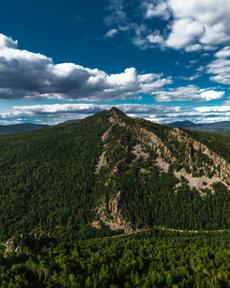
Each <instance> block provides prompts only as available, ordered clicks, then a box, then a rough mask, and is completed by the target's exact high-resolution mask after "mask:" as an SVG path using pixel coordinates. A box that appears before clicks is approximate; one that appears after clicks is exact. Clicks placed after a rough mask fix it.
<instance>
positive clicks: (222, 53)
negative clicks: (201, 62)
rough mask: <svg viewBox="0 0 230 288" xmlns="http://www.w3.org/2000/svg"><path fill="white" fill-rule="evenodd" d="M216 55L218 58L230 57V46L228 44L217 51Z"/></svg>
mask: <svg viewBox="0 0 230 288" xmlns="http://www.w3.org/2000/svg"><path fill="white" fill-rule="evenodd" d="M215 56H216V57H217V58H228V57H230V46H226V47H224V48H223V49H221V50H219V51H218V52H216V54H215Z"/></svg>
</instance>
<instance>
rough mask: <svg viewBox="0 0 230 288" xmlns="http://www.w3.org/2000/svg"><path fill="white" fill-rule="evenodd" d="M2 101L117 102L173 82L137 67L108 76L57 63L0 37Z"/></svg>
mask: <svg viewBox="0 0 230 288" xmlns="http://www.w3.org/2000/svg"><path fill="white" fill-rule="evenodd" d="M0 72H1V73H0V98H2V99H20V98H28V99H43V98H48V99H81V100H94V101H97V100H115V99H128V98H136V97H138V96H139V95H142V94H151V93H152V92H153V91H154V90H156V89H159V88H162V87H163V86H164V85H167V84H170V83H171V82H172V80H171V78H170V77H163V75H161V74H154V73H149V74H138V72H137V71H136V69H135V68H133V67H131V68H127V69H125V70H124V71H123V72H121V73H117V74H108V73H106V72H104V71H102V70H99V69H91V68H87V67H83V66H80V65H77V64H74V63H61V64H55V63H53V60H52V59H51V58H49V57H46V56H45V55H42V54H39V53H33V52H30V51H27V50H21V49H18V47H17V41H14V40H13V39H11V38H9V37H7V36H5V35H3V34H0Z"/></svg>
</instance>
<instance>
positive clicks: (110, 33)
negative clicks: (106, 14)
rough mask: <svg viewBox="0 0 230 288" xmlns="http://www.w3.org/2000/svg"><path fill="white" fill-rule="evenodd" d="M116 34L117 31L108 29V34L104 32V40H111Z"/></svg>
mask: <svg viewBox="0 0 230 288" xmlns="http://www.w3.org/2000/svg"><path fill="white" fill-rule="evenodd" d="M118 33H119V31H118V30H117V29H110V30H109V31H108V32H106V34H105V37H106V38H113V37H114V36H115V35H116V34H118Z"/></svg>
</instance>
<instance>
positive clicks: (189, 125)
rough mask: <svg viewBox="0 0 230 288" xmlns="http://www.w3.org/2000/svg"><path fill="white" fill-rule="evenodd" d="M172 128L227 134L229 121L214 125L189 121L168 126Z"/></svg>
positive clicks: (229, 130)
mask: <svg viewBox="0 0 230 288" xmlns="http://www.w3.org/2000/svg"><path fill="white" fill-rule="evenodd" d="M168 125H169V126H171V127H174V128H184V129H190V130H194V131H206V132H223V133H224V132H227V133H228V132H229V133H230V121H222V122H215V123H206V124H204V123H193V122H191V121H187V120H186V121H177V122H172V123H169V124H168Z"/></svg>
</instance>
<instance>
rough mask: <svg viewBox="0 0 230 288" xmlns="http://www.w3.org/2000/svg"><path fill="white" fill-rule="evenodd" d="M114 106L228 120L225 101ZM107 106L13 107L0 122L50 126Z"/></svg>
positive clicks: (164, 119) (170, 117) (132, 112)
mask: <svg viewBox="0 0 230 288" xmlns="http://www.w3.org/2000/svg"><path fill="white" fill-rule="evenodd" d="M116 107H117V108H119V109H121V110H122V111H124V112H125V113H127V114H128V115H129V116H131V117H141V118H145V119H147V120H150V121H153V122H159V123H169V122H172V121H180V120H185V119H188V120H190V121H193V122H199V123H201V122H202V123H209V122H217V121H226V120H230V105H229V103H227V102H226V105H225V106H202V107H201V106H198V107H191V106H188V107H185V106H180V105H177V106H162V105H156V104H151V105H143V104H120V105H116ZM111 108H112V105H99V104H90V103H84V104H74V103H69V104H52V105H31V106H15V107H13V109H12V111H10V112H8V113H0V121H1V123H2V124H12V123H22V122H34V123H46V124H47V123H48V124H51V125H52V124H57V123H60V122H63V121H66V120H73V119H80V118H84V117H86V116H89V115H92V114H95V113H97V112H100V111H103V110H108V109H111Z"/></svg>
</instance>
